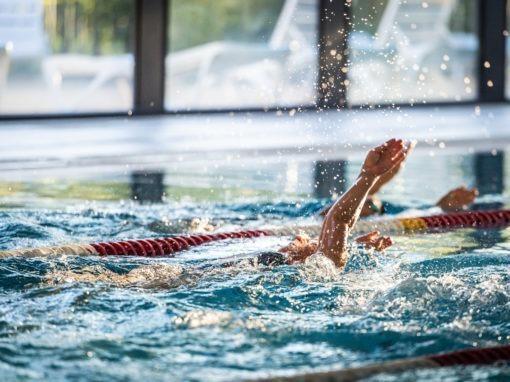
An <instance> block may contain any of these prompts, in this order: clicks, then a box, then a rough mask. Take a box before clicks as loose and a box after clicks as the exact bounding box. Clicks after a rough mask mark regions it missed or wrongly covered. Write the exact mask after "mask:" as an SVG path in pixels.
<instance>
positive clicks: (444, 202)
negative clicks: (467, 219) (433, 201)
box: [437, 186, 478, 212]
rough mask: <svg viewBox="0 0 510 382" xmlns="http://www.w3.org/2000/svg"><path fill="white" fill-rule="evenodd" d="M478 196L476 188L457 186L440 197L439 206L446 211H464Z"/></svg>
mask: <svg viewBox="0 0 510 382" xmlns="http://www.w3.org/2000/svg"><path fill="white" fill-rule="evenodd" d="M477 196H478V190H477V189H476V188H472V189H468V188H466V187H465V186H462V187H457V188H455V189H453V190H451V191H450V192H448V193H447V194H446V195H445V196H443V197H442V198H441V199H439V201H438V202H437V206H439V207H441V209H442V210H443V211H445V212H453V211H462V210H465V209H467V208H468V207H469V205H470V204H472V203H473V202H474V201H475V199H476V197H477Z"/></svg>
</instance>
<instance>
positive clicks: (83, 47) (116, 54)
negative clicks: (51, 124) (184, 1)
mask: <svg viewBox="0 0 510 382" xmlns="http://www.w3.org/2000/svg"><path fill="white" fill-rule="evenodd" d="M133 25H134V1H133V0H108V1H103V0H15V1H14V0H0V114H4V115H5V114H37V113H60V114H61V113H76V112H111V111H124V110H125V111H127V110H129V109H130V108H131V107H132V104H133V85H132V83H133V69H134V62H133V54H132V52H133V49H132V47H133V38H134V28H133Z"/></svg>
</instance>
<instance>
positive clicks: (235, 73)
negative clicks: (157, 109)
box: [165, 0, 318, 110]
mask: <svg viewBox="0 0 510 382" xmlns="http://www.w3.org/2000/svg"><path fill="white" fill-rule="evenodd" d="M170 4H171V5H170V10H169V12H170V17H169V23H170V24H169V25H170V26H169V39H168V41H169V47H168V52H169V54H168V57H167V60H166V76H167V77H166V99H165V105H166V108H167V109H171V110H186V109H232V108H249V107H257V108H264V107H272V106H285V105H291V106H295V105H309V104H312V103H313V102H314V100H315V94H316V89H315V83H316V78H317V67H318V63H317V62H318V57H317V51H318V48H317V39H318V37H317V33H318V3H317V0H292V1H284V0H250V1H238V0H172V1H171V2H170Z"/></svg>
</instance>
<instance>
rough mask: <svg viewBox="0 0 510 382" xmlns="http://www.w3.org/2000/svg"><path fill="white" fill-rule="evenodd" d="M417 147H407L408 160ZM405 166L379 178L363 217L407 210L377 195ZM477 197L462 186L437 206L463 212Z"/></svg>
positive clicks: (324, 213) (368, 199)
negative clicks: (382, 199) (384, 200)
mask: <svg viewBox="0 0 510 382" xmlns="http://www.w3.org/2000/svg"><path fill="white" fill-rule="evenodd" d="M415 146H416V142H415V141H411V142H409V143H407V144H406V145H405V148H404V151H405V157H406V158H407V157H408V156H409V154H410V153H411V152H412V151H413V149H414V147H415ZM404 165H405V161H402V162H401V163H400V164H399V165H397V166H396V167H395V168H393V169H392V170H390V171H388V172H387V173H385V174H383V175H381V176H380V177H379V179H378V180H377V182H376V183H375V184H374V186H373V187H372V188H371V189H370V191H369V193H368V196H367V199H366V201H365V204H364V205H363V208H362V210H361V213H360V216H361V217H367V216H372V215H383V214H385V213H398V212H402V211H404V210H405V208H403V207H400V206H395V205H392V204H391V203H387V202H383V201H381V199H380V198H379V197H378V196H377V193H378V192H379V191H380V190H381V189H382V188H383V187H384V186H385V185H386V184H388V183H389V182H390V181H391V180H392V179H393V178H395V176H396V175H397V174H398V173H399V172H400V170H402V168H403V167H404ZM477 196H478V190H477V189H476V188H471V189H469V188H467V187H465V186H461V187H457V188H454V189H453V190H451V191H449V192H448V193H447V194H446V195H444V196H443V197H441V198H440V199H439V201H438V202H437V203H436V204H435V205H436V206H437V207H439V208H441V210H443V211H444V212H456V211H462V210H466V209H468V208H469V206H470V205H471V204H473V203H474V201H475V199H476V198H477ZM329 208H330V206H328V207H326V208H324V209H323V210H322V211H321V212H320V215H321V216H325V215H326V214H327V212H328V210H329Z"/></svg>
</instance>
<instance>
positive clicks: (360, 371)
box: [257, 345, 510, 382]
mask: <svg viewBox="0 0 510 382" xmlns="http://www.w3.org/2000/svg"><path fill="white" fill-rule="evenodd" d="M508 362H510V346H509V345H505V346H497V347H490V348H479V349H465V350H459V351H455V352H451V353H443V354H436V355H430V356H424V357H416V358H408V359H402V360H396V361H388V362H382V363H379V364H374V365H368V366H361V367H356V368H348V369H342V370H336V371H329V372H322V373H309V374H302V375H296V376H289V377H272V378H268V379H258V380H257V382H266V381H280V382H297V381H300V382H301V381H314V382H315V381H324V382H325V381H328V382H331V381H342V382H345V381H357V380H361V379H366V378H368V377H371V376H374V375H376V374H380V373H392V374H394V373H399V372H404V371H409V370H416V369H431V368H440V367H451V366H469V365H490V364H497V363H508Z"/></svg>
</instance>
